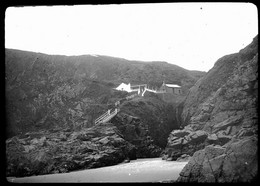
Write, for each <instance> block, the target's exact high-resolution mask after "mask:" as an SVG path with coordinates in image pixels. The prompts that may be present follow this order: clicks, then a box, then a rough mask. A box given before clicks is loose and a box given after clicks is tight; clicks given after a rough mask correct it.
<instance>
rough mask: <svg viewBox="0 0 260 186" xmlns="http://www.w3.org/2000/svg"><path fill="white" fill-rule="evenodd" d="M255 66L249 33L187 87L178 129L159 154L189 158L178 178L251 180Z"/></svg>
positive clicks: (254, 47)
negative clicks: (243, 42) (247, 41)
mask: <svg viewBox="0 0 260 186" xmlns="http://www.w3.org/2000/svg"><path fill="white" fill-rule="evenodd" d="M257 67H258V37H255V38H254V39H253V42H252V43H251V44H250V45H248V46H247V47H245V48H244V49H242V50H240V51H239V52H238V53H235V54H231V55H227V56H224V57H222V58H220V59H219V60H218V61H217V62H216V63H215V65H214V67H213V68H212V69H211V70H210V71H209V72H208V73H207V74H206V75H205V76H204V77H203V78H201V79H200V80H199V81H198V82H197V83H196V84H195V85H194V86H193V87H192V88H191V89H190V91H189V94H188V96H187V98H186V99H185V101H184V103H183V105H182V106H183V110H182V115H181V116H182V127H183V129H180V130H175V131H172V132H171V134H170V136H169V138H168V144H167V147H166V149H165V150H164V153H163V158H164V159H170V160H171V159H172V160H176V159H177V158H178V157H180V156H181V155H182V154H188V155H190V156H192V158H191V160H190V161H189V163H188V164H187V166H186V167H185V168H184V169H183V170H182V172H181V174H180V177H179V179H178V180H179V181H187V182H233V181H252V180H253V179H254V178H256V173H257V170H258V167H257V164H256V162H257V146H256V144H257V135H258V134H257V132H258V130H257V129H258V128H257V122H258V115H257V102H258V94H257V92H258V70H257V69H258V68H257ZM240 147H241V148H240ZM239 149H240V150H239ZM244 171H246V172H244Z"/></svg>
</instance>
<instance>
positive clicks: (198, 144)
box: [162, 129, 208, 160]
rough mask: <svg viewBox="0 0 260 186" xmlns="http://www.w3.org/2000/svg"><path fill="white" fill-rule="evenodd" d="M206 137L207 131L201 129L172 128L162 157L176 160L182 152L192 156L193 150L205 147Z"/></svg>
mask: <svg viewBox="0 0 260 186" xmlns="http://www.w3.org/2000/svg"><path fill="white" fill-rule="evenodd" d="M207 137H208V135H207V133H206V132H205V131H202V130H198V131H192V130H189V129H184V130H174V131H173V132H171V134H170V136H169V138H168V144H167V147H166V149H165V150H164V151H163V153H162V159H166V160H177V158H178V157H180V156H181V155H182V154H187V155H190V156H192V155H193V153H194V152H195V151H197V150H199V149H202V148H204V147H205V140H206V139H207Z"/></svg>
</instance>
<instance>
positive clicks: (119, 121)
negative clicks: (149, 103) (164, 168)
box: [111, 113, 162, 158]
mask: <svg viewBox="0 0 260 186" xmlns="http://www.w3.org/2000/svg"><path fill="white" fill-rule="evenodd" d="M111 123H113V124H115V125H116V126H117V128H118V130H119V131H120V132H121V134H122V135H123V138H124V139H125V140H126V141H128V142H130V143H131V144H133V145H135V147H136V157H137V158H154V157H159V156H160V153H161V151H162V149H161V148H160V147H159V146H157V145H155V144H154V140H153V138H152V137H151V136H150V135H149V131H148V126H147V125H145V124H144V123H143V122H142V121H141V119H140V118H138V117H133V116H130V115H128V114H123V113H119V114H118V115H117V116H116V117H114V118H113V119H112V120H111Z"/></svg>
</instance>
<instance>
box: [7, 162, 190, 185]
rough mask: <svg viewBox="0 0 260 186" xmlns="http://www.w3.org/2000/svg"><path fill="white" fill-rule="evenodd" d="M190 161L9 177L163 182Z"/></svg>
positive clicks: (22, 180)
mask: <svg viewBox="0 0 260 186" xmlns="http://www.w3.org/2000/svg"><path fill="white" fill-rule="evenodd" d="M187 163H188V162H176V161H165V160H162V159H161V158H145V159H137V160H132V161H131V162H129V163H121V164H118V165H113V166H107V167H101V168H95V169H87V170H80V171H74V172H69V173H60V174H48V175H39V176H30V177H22V178H16V177H8V178H7V180H8V181H9V182H16V183H18V182H19V183H45V182H74V183H75V182H161V181H167V180H176V179H177V178H178V176H179V173H180V172H181V170H182V169H183V167H184V166H185V165H186V164H187Z"/></svg>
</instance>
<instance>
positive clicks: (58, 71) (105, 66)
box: [5, 49, 204, 137]
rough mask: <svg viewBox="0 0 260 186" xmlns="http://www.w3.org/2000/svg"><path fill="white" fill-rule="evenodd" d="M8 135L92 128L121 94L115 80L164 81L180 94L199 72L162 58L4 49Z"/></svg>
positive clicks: (200, 73)
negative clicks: (178, 87) (176, 86)
mask: <svg viewBox="0 0 260 186" xmlns="http://www.w3.org/2000/svg"><path fill="white" fill-rule="evenodd" d="M5 66H6V69H5V83H6V89H5V93H6V116H7V125H6V126H7V137H11V136H14V135H17V134H19V133H26V132H28V131H38V130H43V129H52V128H60V129H62V128H64V127H65V128H66V127H70V128H72V129H81V128H86V127H91V126H92V125H93V121H94V119H95V118H96V117H98V116H99V115H101V114H102V113H103V112H104V111H106V110H107V109H108V108H109V107H110V106H111V105H113V104H114V103H115V102H116V101H117V100H119V99H122V98H124V97H126V93H122V92H118V91H115V90H113V89H112V88H115V87H116V86H117V85H118V84H120V83H122V82H125V83H129V82H130V83H132V84H139V83H147V84H148V85H150V86H159V85H161V83H162V81H163V79H165V81H167V82H168V83H178V84H180V85H182V87H183V89H184V90H183V91H184V93H185V92H187V90H188V88H190V87H191V86H192V85H194V83H195V82H196V81H197V79H199V78H200V77H201V76H202V75H203V74H204V73H203V72H198V71H188V70H185V69H183V68H181V67H178V66H176V65H171V64H168V63H166V62H140V61H128V60H125V59H121V58H113V57H109V56H98V55H97V56H93V55H83V56H58V55H46V54H41V53H34V52H26V51H20V50H13V49H6V50H5Z"/></svg>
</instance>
